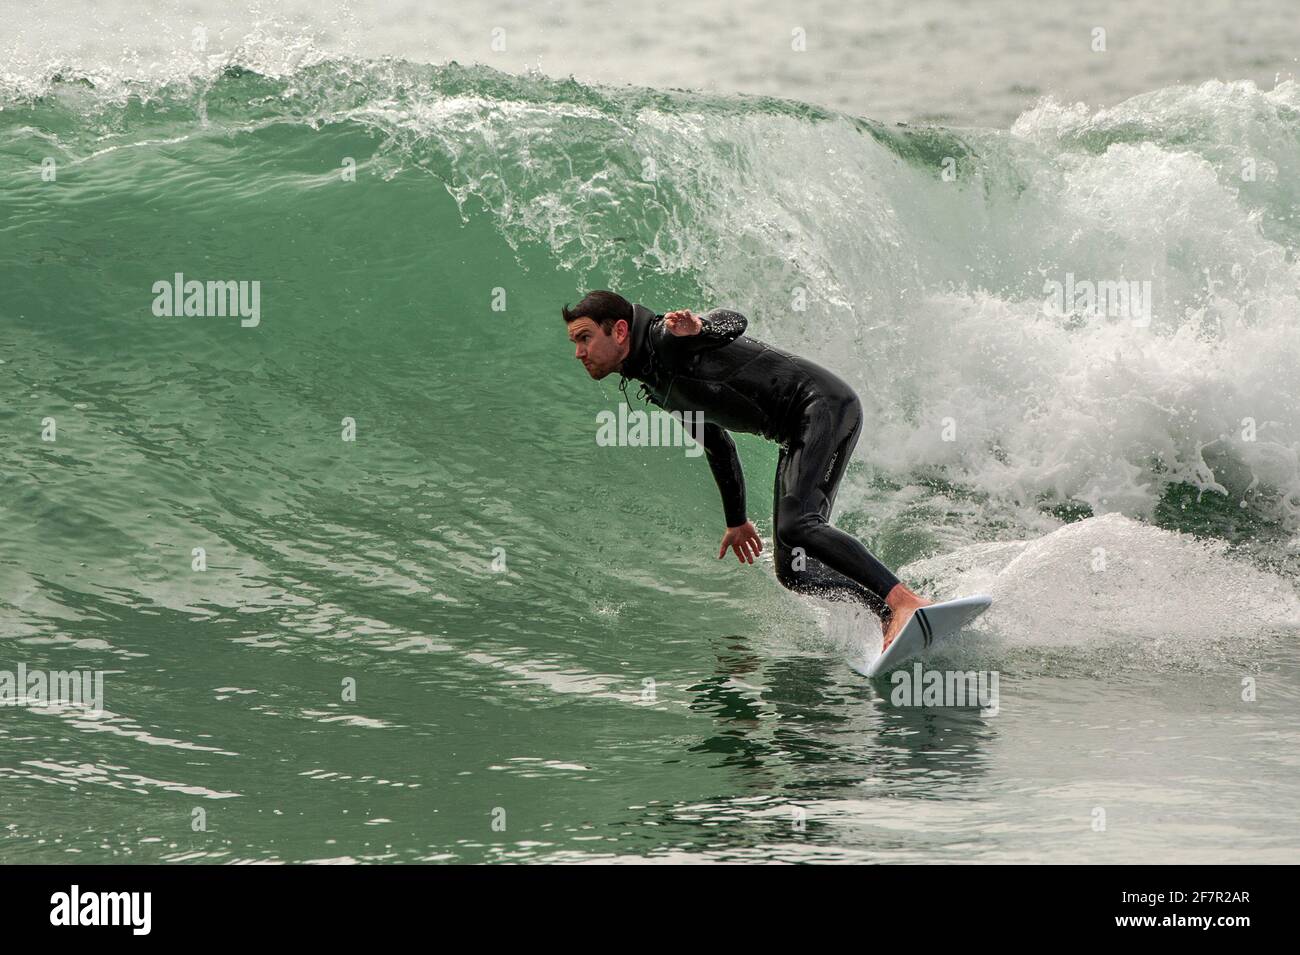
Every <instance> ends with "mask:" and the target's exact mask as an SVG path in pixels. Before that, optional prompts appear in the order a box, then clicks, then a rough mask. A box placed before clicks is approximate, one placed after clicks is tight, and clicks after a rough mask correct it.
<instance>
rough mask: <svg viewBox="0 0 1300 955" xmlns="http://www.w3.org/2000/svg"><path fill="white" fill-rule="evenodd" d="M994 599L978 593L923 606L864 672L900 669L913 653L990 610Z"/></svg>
mask: <svg viewBox="0 0 1300 955" xmlns="http://www.w3.org/2000/svg"><path fill="white" fill-rule="evenodd" d="M991 603H993V598H992V597H986V596H984V595H983V594H976V595H975V596H973V597H958V598H957V599H956V600H945V601H943V602H942V603H937V604H930V605H929V606H928V607H922V608H921V609H919V610H917V611H916V612H915V613H914V614H912V619H911V620H909V621H907V625H906V626H905V627H903V632H902V633H900V634H899V635H898V636H896V637H895V638H894V642H893V643H891V644H890V645H889V648H888V649H887V650H885V652H884V653H882V654H880V656H878V657H876V659H874V660H873V661H871V663H869V664H868V665H867V668H866V669H865V670H863V671H862V672H863V673H865V674H866V675H867V676H879V675H880V674H882V673H888V672H889V671H890V670H897V669H898V668H899V667H900V666H902V665H903V664H904V663H906V662H907V661H908V660H911V659H912V658H913V657H918V656H920V655H921V654H922V653H923V652H924V651H926V650H929V649H931V648H932V647H936V646H938V645H939V644H941V643H944V642H945V641H947V640H950V639H952V638H953V637H954V636H956V634H957V633H958V632H959V631H960V630H961V628H962V627H964V626H966V624H968V623H970V622H971V621H972V620H974V619H975V618H976V617H978V616H979V615H980V614H982V613H983V612H984V611H985V610H988V609H989V605H990V604H991Z"/></svg>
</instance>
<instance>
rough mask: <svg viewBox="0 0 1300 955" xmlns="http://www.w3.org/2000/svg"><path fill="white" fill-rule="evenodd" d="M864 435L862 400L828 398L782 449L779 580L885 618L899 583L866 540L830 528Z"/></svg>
mask: <svg viewBox="0 0 1300 955" xmlns="http://www.w3.org/2000/svg"><path fill="white" fill-rule="evenodd" d="M861 430H862V407H861V405H860V404H859V403H858V399H857V397H856V396H854V395H852V394H849V395H847V396H845V397H844V398H842V399H836V400H833V401H832V400H829V399H825V398H823V399H819V400H818V401H815V402H813V403H812V404H810V405H809V407H808V408H807V409H805V412H804V420H803V427H802V433H801V435H800V437H799V439H798V440H796V441H792V442H791V443H790V444H789V445H788V446H787V447H783V448H782V449H781V454H780V457H779V458H778V460H777V467H776V488H775V491H774V494H773V497H774V506H773V510H774V512H775V513H774V518H773V525H774V528H775V530H774V535H773V536H774V538H775V541H774V543H775V550H776V554H775V561H776V573H777V579H778V580H780V581H781V583H782V584H783V585H784V586H786V587H788V588H790V589H791V590H795V591H798V592H799V593H810V594H815V595H818V596H822V597H827V598H830V599H839V600H844V599H851V600H857V601H859V602H860V603H863V604H865V605H866V606H868V607H870V608H871V609H872V610H873V611H874V612H875V613H876V614H878V615H880V616H881V617H882V619H884V618H886V617H887V616H888V615H889V607H888V603H887V601H886V597H887V596H888V595H889V593H890V591H891V590H893V589H894V587H895V586H896V585H897V584H898V578H897V577H895V576H894V575H893V574H892V573H891V572H890V571H889V569H888V568H887V567H885V565H884V564H882V563H881V562H880V561H879V560H877V559H876V557H875V556H874V555H873V554H872V553H871V552H870V551H868V550H867V549H866V547H864V546H863V545H862V543H861V541H859V540H858V539H857V538H855V537H853V536H852V535H850V534H846V533H844V532H843V531H841V530H840V529H839V528H837V527H834V526H832V525H831V523H830V515H831V508H832V507H833V506H834V503H835V494H836V492H837V491H838V490H839V484H840V479H841V478H842V477H843V476H844V469H845V467H846V466H847V465H848V462H849V458H850V457H851V456H852V454H853V447H854V445H856V444H857V440H858V435H859V433H860V432H861Z"/></svg>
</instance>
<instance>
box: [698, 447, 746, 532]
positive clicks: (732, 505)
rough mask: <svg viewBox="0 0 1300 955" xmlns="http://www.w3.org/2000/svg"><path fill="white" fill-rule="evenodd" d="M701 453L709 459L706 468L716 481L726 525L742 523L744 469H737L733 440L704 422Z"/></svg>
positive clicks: (743, 516) (738, 464)
mask: <svg viewBox="0 0 1300 955" xmlns="http://www.w3.org/2000/svg"><path fill="white" fill-rule="evenodd" d="M704 453H705V455H706V456H707V457H708V459H709V470H710V471H712V472H713V480H715V481H717V482H718V491H719V492H721V494H722V512H723V514H724V515H725V517H726V519H727V526H728V527H739V526H740V525H741V524H743V523H745V521H746V519H747V518H746V516H745V472H744V471H742V470H741V469H740V456H739V455H737V454H736V442H734V441H732V440H731V435H729V434H727V432H726V431H724V430H723V429H722V428H720V427H718V425H716V424H709V423H708V422H705V425H704Z"/></svg>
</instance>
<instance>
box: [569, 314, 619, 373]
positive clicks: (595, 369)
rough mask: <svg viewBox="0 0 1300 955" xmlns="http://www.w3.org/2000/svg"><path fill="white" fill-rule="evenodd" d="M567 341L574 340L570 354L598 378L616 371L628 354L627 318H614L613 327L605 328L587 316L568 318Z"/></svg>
mask: <svg viewBox="0 0 1300 955" xmlns="http://www.w3.org/2000/svg"><path fill="white" fill-rule="evenodd" d="M569 341H571V342H573V344H574V350H573V357H574V358H576V359H578V361H580V362H582V366H583V367H584V368H586V369H587V374H589V375H591V377H592V378H595V379H596V380H597V381H599V380H600V379H601V378H604V377H605V376H606V375H608V374H609V373H610V372H614V371H618V368H619V366H620V365H621V364H623V359H624V358H626V357H627V349H628V343H627V322H624V321H618V322H615V323H614V329H613V331H610V332H606V331H605V330H604V329H603V328H601V327H600V326H599V325H597V324H596V323H595V322H593V321H592V320H591V319H589V318H587V317H586V316H583V317H582V318H575V319H574V320H573V321H571V322H569Z"/></svg>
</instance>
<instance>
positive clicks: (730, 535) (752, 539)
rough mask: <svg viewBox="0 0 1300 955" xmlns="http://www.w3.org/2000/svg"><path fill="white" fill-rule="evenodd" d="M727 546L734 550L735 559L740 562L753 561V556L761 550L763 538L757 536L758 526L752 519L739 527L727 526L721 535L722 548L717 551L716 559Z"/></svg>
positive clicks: (721, 556)
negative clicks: (725, 531)
mask: <svg viewBox="0 0 1300 955" xmlns="http://www.w3.org/2000/svg"><path fill="white" fill-rule="evenodd" d="M727 548H731V549H732V550H734V551H735V552H736V559H737V560H739V561H740V562H741V563H742V564H744V563H750V564H752V563H753V562H754V558H755V557H757V556H758V555H759V554H761V553H762V552H763V539H762V538H761V537H759V536H758V528H756V527H755V526H754V522H753V521H745V523H743V524H741V525H740V526H739V527H728V528H727V533H725V534H723V535H722V548H721V549H720V550H719V551H718V560H722V558H723V557H725V556H726V554H727Z"/></svg>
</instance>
